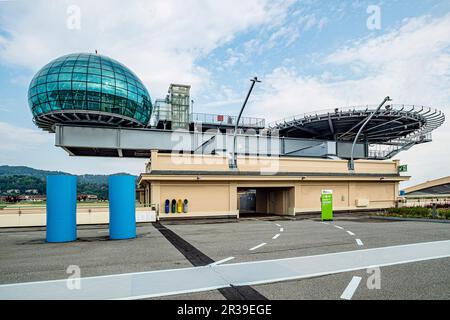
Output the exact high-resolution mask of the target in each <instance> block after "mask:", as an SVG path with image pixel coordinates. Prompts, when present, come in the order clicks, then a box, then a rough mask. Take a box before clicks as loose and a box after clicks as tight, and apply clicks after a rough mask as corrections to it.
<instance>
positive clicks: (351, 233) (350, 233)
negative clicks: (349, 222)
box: [347, 231, 355, 236]
mask: <svg viewBox="0 0 450 320" xmlns="http://www.w3.org/2000/svg"><path fill="white" fill-rule="evenodd" d="M347 233H348V234H349V235H351V236H354V235H355V234H354V233H353V232H351V231H347Z"/></svg>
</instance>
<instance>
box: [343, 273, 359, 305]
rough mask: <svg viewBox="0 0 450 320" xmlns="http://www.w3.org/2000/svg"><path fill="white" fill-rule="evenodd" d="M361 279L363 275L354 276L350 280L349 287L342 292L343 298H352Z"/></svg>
mask: <svg viewBox="0 0 450 320" xmlns="http://www.w3.org/2000/svg"><path fill="white" fill-rule="evenodd" d="M361 280H362V278H361V277H353V278H352V280H350V283H349V284H348V285H347V288H345V290H344V292H343V293H342V295H341V299H345V300H351V299H352V297H353V294H354V293H355V291H356V289H357V288H358V286H359V283H360V282H361Z"/></svg>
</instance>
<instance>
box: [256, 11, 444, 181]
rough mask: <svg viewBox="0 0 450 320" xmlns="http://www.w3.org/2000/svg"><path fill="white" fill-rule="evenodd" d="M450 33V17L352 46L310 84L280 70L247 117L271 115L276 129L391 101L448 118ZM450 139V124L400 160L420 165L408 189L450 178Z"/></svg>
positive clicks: (328, 60)
mask: <svg viewBox="0 0 450 320" xmlns="http://www.w3.org/2000/svg"><path fill="white" fill-rule="evenodd" d="M448 30H450V14H447V15H445V16H442V17H440V18H434V19H433V18H430V17H427V16H425V17H420V18H414V19H408V20H405V21H404V22H403V24H402V25H401V26H400V27H399V28H398V29H395V30H391V31H389V32H387V33H385V34H384V35H381V36H372V37H369V38H365V39H360V40H358V41H353V42H351V43H349V44H347V45H346V46H344V47H342V48H340V49H338V50H336V51H335V52H334V53H332V54H330V55H328V56H325V57H323V58H322V60H321V61H320V62H319V66H320V67H322V68H323V69H324V70H325V71H324V72H323V74H321V75H314V76H304V75H301V74H298V72H297V71H296V70H294V69H292V68H288V67H278V68H276V69H274V70H273V71H271V72H270V73H269V74H267V75H265V76H264V77H263V83H262V86H261V90H260V91H259V93H258V94H257V96H256V97H255V99H254V100H253V102H252V103H251V105H250V107H249V111H248V114H250V113H253V114H260V115H266V116H267V118H268V120H269V121H273V120H278V119H281V118H284V117H286V116H290V115H296V114H303V113H306V112H310V111H315V110H320V109H328V108H335V107H344V106H350V105H366V104H370V105H373V104H378V103H379V102H380V101H381V100H382V99H383V98H384V97H385V96H387V95H389V96H391V97H392V98H393V99H394V101H393V103H399V104H403V103H404V104H417V105H425V106H430V107H435V108H438V109H441V110H443V111H444V112H445V113H447V115H448V114H450V112H449V111H450V90H449V89H448V88H449V87H450V50H449V49H450V33H449V32H448ZM449 138H450V124H449V122H448V121H447V122H446V123H444V125H443V126H442V127H441V128H440V129H438V130H437V131H436V132H435V141H434V142H432V143H430V144H426V145H423V146H416V147H413V148H412V149H411V150H409V151H407V152H403V153H400V154H399V155H398V157H399V158H401V159H402V161H404V162H406V163H408V162H409V161H410V162H411V163H413V165H412V166H410V174H411V175H412V176H413V179H412V180H411V182H409V183H407V184H405V185H408V184H413V183H416V182H418V181H423V180H426V179H429V178H430V177H439V176H442V175H449V174H450V169H449V168H448V167H447V164H446V163H443V162H442V159H450V149H449V148H443V146H444V145H446V144H448V139H449ZM424 150H426V152H424ZM433 159H434V160H433ZM436 159H441V160H440V161H437V160H436ZM444 162H445V161H444Z"/></svg>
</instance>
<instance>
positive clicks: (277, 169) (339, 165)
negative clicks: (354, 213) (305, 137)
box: [138, 150, 409, 219]
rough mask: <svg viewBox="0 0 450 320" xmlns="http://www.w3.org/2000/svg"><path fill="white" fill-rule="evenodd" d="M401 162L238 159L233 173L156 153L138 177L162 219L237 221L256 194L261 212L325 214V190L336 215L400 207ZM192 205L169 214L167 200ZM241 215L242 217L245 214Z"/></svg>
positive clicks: (200, 159) (215, 159)
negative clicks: (248, 194) (245, 201)
mask: <svg viewBox="0 0 450 320" xmlns="http://www.w3.org/2000/svg"><path fill="white" fill-rule="evenodd" d="M398 165H399V161H398V160H385V161H378V160H358V161H356V162H355V170H354V171H353V172H349V170H348V167H347V161H345V160H334V159H320V158H298V157H256V156H240V157H238V169H237V170H230V169H229V167H228V158H227V157H226V156H220V155H195V154H194V155H193V154H179V153H159V152H158V151H156V150H154V151H152V152H151V158H150V161H149V163H148V164H147V166H146V172H145V173H142V174H141V175H140V176H139V181H138V184H139V187H140V190H141V192H140V202H141V203H142V204H145V205H150V204H154V205H156V206H157V207H158V208H159V218H160V219H165V218H179V217H188V218H189V217H235V218H239V216H240V215H243V214H244V213H243V212H242V210H240V197H239V194H240V193H242V192H245V191H246V190H253V191H254V192H255V194H256V212H257V213H260V214H275V215H290V216H295V215H299V214H302V213H310V212H318V211H320V196H321V191H322V190H323V189H327V190H332V191H333V208H334V210H335V211H351V210H376V209H383V208H389V207H392V206H395V205H396V201H397V198H398V194H399V183H400V181H405V180H408V179H409V177H406V176H400V175H399V174H398ZM173 199H175V200H176V201H178V200H179V199H182V200H183V201H184V200H185V199H186V200H187V201H188V209H187V210H186V211H187V212H184V213H176V214H173V213H169V214H166V213H165V202H166V200H169V201H172V200H173ZM240 211H241V212H240Z"/></svg>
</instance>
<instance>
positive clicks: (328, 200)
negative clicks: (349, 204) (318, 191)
mask: <svg viewBox="0 0 450 320" xmlns="http://www.w3.org/2000/svg"><path fill="white" fill-rule="evenodd" d="M320 201H321V206H322V221H326V220H330V221H331V220H333V190H322V195H321V197H320Z"/></svg>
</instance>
